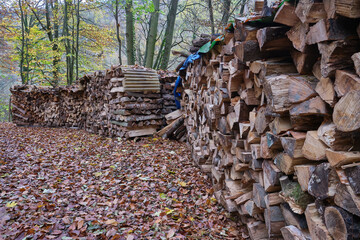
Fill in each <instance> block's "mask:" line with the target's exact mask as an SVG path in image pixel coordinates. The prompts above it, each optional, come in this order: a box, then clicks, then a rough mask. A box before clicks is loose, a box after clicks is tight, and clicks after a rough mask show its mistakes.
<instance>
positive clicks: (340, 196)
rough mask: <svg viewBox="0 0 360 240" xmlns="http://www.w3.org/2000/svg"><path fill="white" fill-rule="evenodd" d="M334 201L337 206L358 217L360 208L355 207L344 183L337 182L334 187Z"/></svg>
mask: <svg viewBox="0 0 360 240" xmlns="http://www.w3.org/2000/svg"><path fill="white" fill-rule="evenodd" d="M334 202H335V204H336V205H337V206H339V207H341V208H343V209H345V210H346V211H348V212H350V213H352V214H354V215H356V216H358V217H360V210H359V208H358V207H357V205H356V203H355V201H354V199H353V197H352V196H351V194H350V193H349V191H348V189H347V187H346V185H344V184H339V185H338V186H337V188H336V194H335V198H334Z"/></svg>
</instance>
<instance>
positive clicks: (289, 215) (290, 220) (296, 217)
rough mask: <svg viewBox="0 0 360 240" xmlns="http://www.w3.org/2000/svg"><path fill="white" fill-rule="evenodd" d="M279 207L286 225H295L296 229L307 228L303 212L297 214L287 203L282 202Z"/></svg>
mask: <svg viewBox="0 0 360 240" xmlns="http://www.w3.org/2000/svg"><path fill="white" fill-rule="evenodd" d="M280 208H281V212H282V214H283V216H284V219H285V222H286V225H293V226H295V227H297V228H298V229H301V230H307V228H308V226H307V223H306V218H305V215H304V214H297V213H294V212H293V211H292V210H291V208H290V206H289V204H287V203H282V204H281V205H280Z"/></svg>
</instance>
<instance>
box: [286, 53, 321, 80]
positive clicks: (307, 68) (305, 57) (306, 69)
mask: <svg viewBox="0 0 360 240" xmlns="http://www.w3.org/2000/svg"><path fill="white" fill-rule="evenodd" d="M316 53H317V48H310V47H309V48H308V50H307V51H306V52H299V51H296V50H293V51H291V57H292V59H293V61H294V64H295V66H296V69H297V71H298V73H300V74H309V73H311V71H312V68H313V66H314V64H315V62H316V61H317V58H318V56H319V54H316Z"/></svg>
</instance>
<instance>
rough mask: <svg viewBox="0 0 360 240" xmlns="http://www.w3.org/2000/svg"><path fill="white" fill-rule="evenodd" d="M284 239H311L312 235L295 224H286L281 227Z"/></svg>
mask: <svg viewBox="0 0 360 240" xmlns="http://www.w3.org/2000/svg"><path fill="white" fill-rule="evenodd" d="M281 234H282V236H283V238H284V240H310V239H311V237H310V235H308V234H307V233H305V232H303V231H301V230H299V229H298V228H296V227H295V226H292V225H290V226H286V227H283V228H282V229H281Z"/></svg>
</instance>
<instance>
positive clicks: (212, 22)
mask: <svg viewBox="0 0 360 240" xmlns="http://www.w3.org/2000/svg"><path fill="white" fill-rule="evenodd" d="M208 7H209V16H210V24H211V34H213V35H214V34H215V23H214V10H213V6H212V1H211V0H208Z"/></svg>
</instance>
